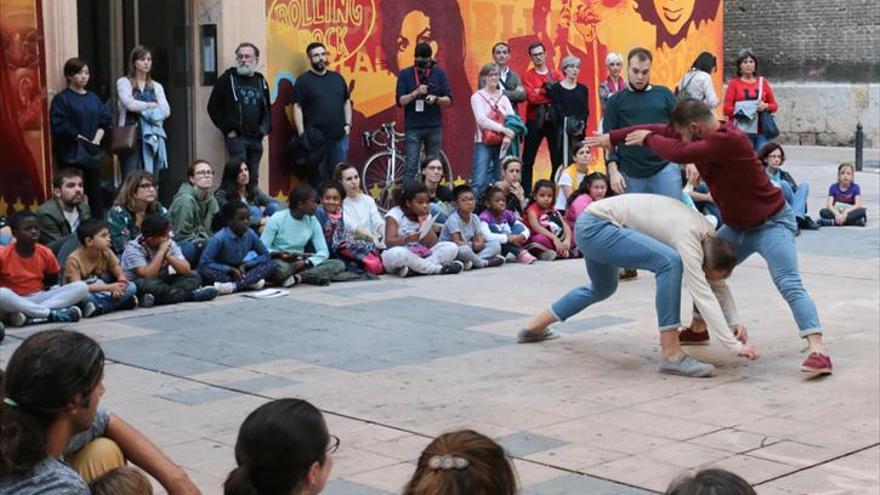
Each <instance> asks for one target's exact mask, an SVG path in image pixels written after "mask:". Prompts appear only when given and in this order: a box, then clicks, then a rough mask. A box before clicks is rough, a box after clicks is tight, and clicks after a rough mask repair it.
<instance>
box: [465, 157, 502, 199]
mask: <svg viewBox="0 0 880 495" xmlns="http://www.w3.org/2000/svg"><path fill="white" fill-rule="evenodd" d="M500 152H501V145H498V146H486V145H485V144H483V143H474V167H473V170H472V171H471V187H473V188H474V196H475V197H476V198H477V201H478V202H479V201H480V197H481V196H482V194H483V191H484V190H485V189H486V187H488V186H489V182H494V181H497V180H501V156H500V155H499V153H500Z"/></svg>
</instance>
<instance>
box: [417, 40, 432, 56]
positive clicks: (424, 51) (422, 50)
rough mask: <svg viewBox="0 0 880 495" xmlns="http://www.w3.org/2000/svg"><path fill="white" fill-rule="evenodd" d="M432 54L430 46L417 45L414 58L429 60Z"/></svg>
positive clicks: (424, 44) (426, 44)
mask: <svg viewBox="0 0 880 495" xmlns="http://www.w3.org/2000/svg"><path fill="white" fill-rule="evenodd" d="M433 54H434V50H432V49H431V45H430V44H428V43H419V44H417V45H416V53H415V56H416V57H423V58H431V55H433Z"/></svg>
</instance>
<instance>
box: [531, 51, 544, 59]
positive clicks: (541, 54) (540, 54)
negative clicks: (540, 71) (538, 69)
mask: <svg viewBox="0 0 880 495" xmlns="http://www.w3.org/2000/svg"><path fill="white" fill-rule="evenodd" d="M529 56H530V57H532V58H538V57H543V56H544V52H540V53H530V54H529Z"/></svg>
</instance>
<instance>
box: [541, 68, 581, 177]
mask: <svg viewBox="0 0 880 495" xmlns="http://www.w3.org/2000/svg"><path fill="white" fill-rule="evenodd" d="M561 67H562V73H563V74H565V79H563V80H561V81H559V83H557V84H554V85H552V86H551V87H550V90H549V91H548V96H550V101H551V102H552V103H553V113H554V114H555V115H556V118H557V119H559V133H558V136H557V143H558V144H557V147H558V148H559V151H560V153H561V155H560V156H561V157H562V160H561V161H560V162H559V164H558V165H562V164H564V163H568V162H569V160H571V155H572V154H573V151H572V144H573V143H575V142H576V141H580V140H581V139H583V138H584V132H585V131H586V129H587V117H589V116H590V104H589V101H590V98H589V93H590V92H589V90H588V89H587V87H586V86H584V85H583V84H581V83H579V82H578V81H577V78H578V74H580V72H581V61H580V59H579V58H577V57H575V56H574V55H569V56H567V57H565V58H564V59H562V64H561ZM557 170H558V169H557V167H554V168H553V172H552V173H551V175H550V177H552V178H553V179H554V180H555V179H556V171H557Z"/></svg>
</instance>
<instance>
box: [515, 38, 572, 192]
mask: <svg viewBox="0 0 880 495" xmlns="http://www.w3.org/2000/svg"><path fill="white" fill-rule="evenodd" d="M529 58H531V59H532V65H533V67H532V68H531V69H529V70H527V71H526V73H525V75H524V76H523V86H524V87H525V89H526V129H527V130H528V134H526V142H525V145H524V146H523V169H522V185H523V189H525V193H526V196H528V195H529V194H530V193H531V191H532V169H533V168H534V166H535V156H537V155H538V148H540V147H541V141H542V140H544V139H546V140H547V149H548V151H549V152H550V162H551V163H552V165H553V170H556V169H557V168H559V165H560V164H561V163H562V153H561V152H560V151H561V150H560V149H559V145H558V141H559V140H558V139H557V136H558V134H559V130H558V129H559V128H558V126H559V123H558V122H556V120H557V119H556V118H555V115H554V111H553V104H552V103H551V102H550V97H549V96H548V94H547V90H548V88H550V87H552V86H553V85H554V84H558V83H559V81H560V80H562V73H560V72H559V71H558V70H553V69H551V68H550V67H547V50H546V49H545V48H544V45H543V44H542V43H541V42H540V41H536V42H534V43H532V44H531V45H529ZM551 180H552V177H551Z"/></svg>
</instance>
